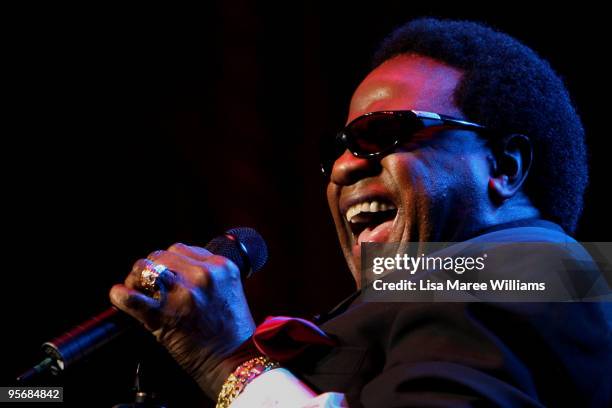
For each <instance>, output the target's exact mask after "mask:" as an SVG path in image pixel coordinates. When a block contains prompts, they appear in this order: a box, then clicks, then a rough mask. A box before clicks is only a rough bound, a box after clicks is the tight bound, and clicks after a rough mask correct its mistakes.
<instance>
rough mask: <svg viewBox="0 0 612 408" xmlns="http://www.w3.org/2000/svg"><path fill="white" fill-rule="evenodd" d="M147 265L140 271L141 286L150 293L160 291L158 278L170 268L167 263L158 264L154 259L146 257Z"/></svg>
mask: <svg viewBox="0 0 612 408" xmlns="http://www.w3.org/2000/svg"><path fill="white" fill-rule="evenodd" d="M145 262H146V266H145V267H144V269H143V270H142V271H141V272H140V286H141V287H142V289H144V290H145V291H146V292H148V294H155V293H156V292H158V291H159V285H158V284H157V278H158V277H159V275H161V274H162V273H164V272H165V271H167V270H168V268H167V267H166V265H162V264H158V263H155V262H153V261H149V260H148V259H145Z"/></svg>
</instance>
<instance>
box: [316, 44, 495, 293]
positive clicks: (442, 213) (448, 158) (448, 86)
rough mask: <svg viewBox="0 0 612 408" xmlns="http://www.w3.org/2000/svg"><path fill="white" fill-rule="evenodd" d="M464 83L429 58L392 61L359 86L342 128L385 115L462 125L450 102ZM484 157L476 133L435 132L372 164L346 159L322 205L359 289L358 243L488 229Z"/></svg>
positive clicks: (337, 166) (455, 236)
mask: <svg viewBox="0 0 612 408" xmlns="http://www.w3.org/2000/svg"><path fill="white" fill-rule="evenodd" d="M461 76H462V72H461V71H459V70H457V69H454V68H452V67H449V66H447V65H444V64H442V63H440V62H437V61H436V60H433V59H430V58H427V57H422V56H418V55H401V56H399V57H395V58H393V59H391V60H388V61H386V62H385V63H384V64H382V65H381V66H379V67H378V68H376V69H375V70H374V71H372V72H371V73H370V74H369V75H368V76H367V77H366V78H365V80H364V81H363V82H362V83H361V84H360V85H359V87H358V88H357V90H356V91H355V93H354V95H353V98H352V100H351V106H350V110H349V117H348V121H347V123H348V122H351V121H352V120H353V119H355V118H357V117H359V116H361V115H363V114H365V113H368V112H374V111H383V110H409V109H412V110H420V111H428V112H435V113H440V114H445V115H449V116H453V117H456V118H463V117H464V115H463V114H462V112H461V111H460V110H459V109H458V108H457V106H455V104H454V102H453V93H454V91H455V88H456V87H457V85H458V83H459V82H460V80H461ZM489 153H490V151H489V149H488V148H487V147H486V145H485V142H484V140H482V139H481V138H480V137H478V136H477V135H476V134H475V133H473V132H469V131H465V130H458V129H445V130H443V129H440V128H438V129H435V128H431V129H427V130H425V131H423V132H420V133H418V134H416V135H415V136H414V137H412V138H409V140H408V141H407V142H406V143H405V144H403V145H402V146H400V147H398V148H397V149H396V150H394V151H393V152H391V153H390V154H387V155H385V156H383V157H380V158H377V159H372V160H367V159H361V158H357V157H355V156H353V155H352V154H351V153H350V152H349V151H348V150H347V151H345V152H344V154H343V155H342V156H341V157H339V158H338V159H337V160H336V162H335V163H334V167H333V169H332V173H331V179H330V182H329V185H328V187H327V199H328V203H329V206H330V209H331V212H332V215H333V218H334V222H335V224H336V230H337V233H338V238H339V240H340V245H341V247H342V250H343V252H344V256H345V257H346V259H347V262H348V265H349V267H350V269H351V272H352V273H353V276H354V277H355V279H356V281H357V285H359V284H360V279H359V278H360V276H359V266H360V264H361V262H360V247H359V244H360V243H361V242H419V241H421V242H423V241H452V240H459V239H461V237H463V236H465V235H466V234H469V233H470V232H472V231H475V230H478V229H480V227H481V226H482V225H486V219H484V218H486V216H485V214H487V211H486V209H488V208H489V200H488V196H487V183H488V178H489V162H488V160H487V155H488V154H489ZM364 203H367V204H364ZM383 210H384V211H383ZM347 216H348V218H350V219H347Z"/></svg>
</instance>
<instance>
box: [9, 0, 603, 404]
mask: <svg viewBox="0 0 612 408" xmlns="http://www.w3.org/2000/svg"><path fill="white" fill-rule="evenodd" d="M412 3H413V2H389V1H379V2H368V3H364V4H357V3H354V2H334V3H329V4H328V3H322V2H316V3H308V4H307V5H304V4H298V3H294V4H293V6H292V7H291V8H289V7H287V6H286V5H285V6H282V5H279V4H271V3H268V4H263V2H261V3H260V4H258V3H255V2H253V1H247V0H238V1H231V2H217V3H207V5H205V6H203V7H201V8H198V9H177V8H174V9H172V10H170V9H165V8H157V9H152V8H150V6H146V7H145V6H143V7H142V8H135V7H133V8H131V9H129V10H128V9H126V8H116V9H111V8H102V7H100V8H95V7H92V6H89V7H88V8H87V9H85V8H73V7H68V6H65V8H64V9H60V8H58V6H57V5H56V6H53V8H34V6H32V9H20V10H4V13H2V14H3V17H2V18H3V20H5V21H4V23H5V24H4V27H5V29H4V30H3V31H4V35H3V41H2V42H3V46H2V50H3V51H2V53H3V56H2V60H3V63H2V65H3V67H4V69H5V71H4V74H3V81H2V82H3V89H4V91H3V95H4V98H3V99H4V100H5V109H3V111H4V115H3V116H4V117H5V119H4V126H3V128H4V129H5V130H4V132H3V137H2V140H3V148H2V151H3V153H4V154H3V156H4V157H3V159H4V160H3V161H2V162H3V174H4V177H3V179H4V182H3V195H2V196H3V200H2V201H3V204H4V205H3V207H4V209H3V214H4V217H3V218H4V221H3V225H4V228H3V229H4V234H3V235H4V237H5V244H4V251H3V254H2V259H3V263H4V268H3V271H2V274H3V277H4V278H5V279H3V296H2V313H3V314H2V316H3V319H2V322H3V323H2V335H1V338H2V352H3V353H4V356H3V363H2V365H1V367H2V370H1V373H2V377H1V379H2V381H1V383H0V385H11V384H14V377H15V375H16V374H17V373H18V372H19V370H20V369H25V368H27V367H28V366H29V365H31V364H32V363H34V362H35V361H36V359H37V358H39V357H40V355H39V354H38V349H39V346H40V344H41V343H42V342H43V341H45V340H48V339H49V338H50V337H53V336H55V335H57V334H59V333H61V332H62V331H64V330H66V329H68V328H70V327H71V326H72V325H73V324H75V323H78V322H79V321H81V320H83V319H84V318H87V317H89V316H90V315H91V314H92V313H95V312H97V311H100V310H102V309H104V308H106V307H107V306H108V300H107V299H108V298H107V292H108V289H109V288H110V286H111V285H112V284H113V283H115V282H118V281H121V280H123V278H124V276H125V275H126V274H127V272H128V271H129V269H130V268H131V265H132V263H133V262H134V261H135V260H136V259H138V258H140V257H144V256H146V255H147V254H148V253H150V252H152V251H153V250H156V249H160V248H166V247H167V246H169V245H170V244H172V243H173V242H177V241H181V242H186V243H189V244H201V245H204V244H205V243H206V242H207V241H208V240H209V239H210V238H212V237H213V236H214V235H215V234H217V233H219V232H222V231H223V230H225V229H227V228H229V227H233V226H242V225H245V226H251V227H254V228H256V229H257V230H258V231H260V232H261V234H262V235H263V236H264V237H265V238H266V241H267V242H268V246H269V251H270V261H269V263H268V266H267V267H266V268H264V270H263V271H262V272H260V273H259V274H258V275H256V276H255V277H254V278H252V279H251V280H250V281H249V282H248V283H247V294H248V296H249V299H250V303H251V305H252V307H253V311H254V314H255V316H256V319H257V320H258V321H260V320H261V319H262V318H263V317H265V316H266V315H269V314H293V315H301V316H306V317H308V316H311V315H312V314H315V313H318V312H321V311H324V310H326V309H328V308H329V307H331V306H333V305H334V304H335V303H337V302H338V301H339V300H341V299H342V298H343V297H345V296H346V295H348V294H349V293H350V292H351V291H352V289H353V286H352V285H353V283H352V278H351V276H350V273H349V272H348V270H347V268H346V267H345V265H344V262H343V259H342V255H341V252H340V249H339V247H338V245H337V243H336V238H335V232H334V228H333V223H332V220H331V217H330V216H329V214H328V210H327V204H326V202H325V197H324V186H323V184H322V179H321V178H320V176H319V173H318V165H317V158H318V152H317V141H318V138H319V137H320V135H322V134H325V133H326V132H332V131H334V130H336V128H338V127H339V126H340V125H341V124H342V123H343V122H344V119H345V116H346V112H347V106H348V101H349V99H350V95H351V92H352V90H353V89H354V87H355V86H356V85H357V84H358V83H359V81H360V80H361V79H362V78H363V77H364V75H365V74H366V73H367V72H368V70H369V64H370V60H369V58H370V56H371V54H372V52H373V50H374V49H375V47H376V45H377V44H378V43H379V41H380V40H382V38H383V37H384V36H385V35H386V34H387V33H388V32H389V31H390V30H391V29H392V28H393V27H395V26H397V25H398V24H401V23H403V22H405V21H407V20H409V19H410V18H412V17H416V16H423V15H432V16H443V17H453V18H465V19H473V20H479V21H483V22H486V23H488V24H491V25H493V26H495V27H497V28H499V29H501V30H502V31H506V32H508V33H510V34H511V35H513V36H515V37H517V38H519V39H520V40H522V41H523V42H525V43H526V44H528V45H529V46H531V47H532V48H534V49H535V50H536V51H538V52H539V53H540V54H541V55H542V56H543V57H545V58H546V59H548V60H549V61H550V62H551V63H552V65H553V67H555V68H556V70H557V71H558V72H559V73H560V74H561V76H562V77H563V78H564V79H565V81H566V83H567V85H568V87H569V89H570V93H571V94H572V95H573V98H574V101H575V103H576V105H577V107H578V110H579V112H580V114H581V116H582V118H583V120H584V124H585V127H586V129H587V135H588V144H589V149H590V155H591V186H590V189H589V192H588V196H587V206H586V210H585V213H584V216H583V219H582V222H581V224H580V228H579V231H578V233H577V238H578V239H579V240H583V241H609V240H610V235H609V231H610V221H609V217H608V211H609V210H608V205H607V195H606V190H607V189H608V185H609V183H608V178H609V167H608V156H609V153H608V151H607V146H608V141H607V139H608V133H609V132H608V123H609V115H610V113H609V103H608V100H609V85H608V81H607V79H608V78H609V76H610V74H609V72H608V69H607V66H606V64H607V63H606V62H605V59H606V58H605V56H606V54H607V53H608V49H609V45H608V39H609V34H608V30H609V27H607V25H606V24H607V23H606V22H605V21H604V16H605V13H603V12H601V11H598V10H596V9H593V8H583V9H582V10H576V9H567V10H565V9H547V10H541V11H537V10H534V9H532V8H530V7H529V6H528V4H519V3H515V2H513V3H512V4H510V3H501V4H495V5H491V6H490V7H485V8H483V7H470V6H468V5H466V4H462V5H461V6H454V7H448V6H443V5H440V4H439V3H437V4H438V5H436V6H434V5H432V6H423V5H421V6H418V7H416V8H415V6H414V4H412ZM47 7H48V6H47ZM140 358H143V359H144V360H145V370H148V373H149V377H150V378H151V380H150V381H151V384H154V387H155V388H156V389H158V390H159V392H161V393H162V395H163V396H165V397H166V398H168V399H169V400H170V401H173V403H171V406H175V407H176V406H190V405H192V404H193V405H194V406H196V405H197V403H196V400H195V398H196V395H197V393H196V390H195V387H194V386H193V384H191V383H190V382H189V379H187V378H185V377H184V376H182V374H181V372H180V371H179V370H178V369H176V368H175V367H173V365H172V364H171V363H170V362H169V361H168V358H167V357H166V356H165V355H164V353H163V352H162V351H160V350H158V349H157V348H156V347H155V345H154V344H153V342H152V341H151V339H150V338H149V337H147V336H144V335H142V336H139V335H136V336H133V337H131V338H128V339H124V340H123V341H120V342H119V343H118V344H115V345H113V346H111V347H109V348H107V349H106V350H104V351H102V352H100V353H99V354H98V355H97V356H95V357H94V358H92V359H91V361H89V362H88V363H86V364H84V365H82V366H80V367H75V368H74V370H71V371H70V372H68V373H67V374H66V375H65V376H64V377H61V378H59V379H58V378H56V379H45V380H44V383H45V384H59V385H64V387H65V399H66V401H69V402H72V403H74V405H75V406H79V405H80V406H101V407H109V406H111V405H112V404H114V403H117V402H119V401H121V400H124V401H126V400H129V398H130V386H131V381H132V372H133V370H134V368H135V361H136V360H137V359H140ZM160 383H161V385H160ZM198 403H199V402H198Z"/></svg>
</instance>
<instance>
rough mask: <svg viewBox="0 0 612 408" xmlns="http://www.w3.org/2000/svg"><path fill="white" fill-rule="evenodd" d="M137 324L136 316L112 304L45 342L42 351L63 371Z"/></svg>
mask: <svg viewBox="0 0 612 408" xmlns="http://www.w3.org/2000/svg"><path fill="white" fill-rule="evenodd" d="M134 326H136V321H135V320H134V319H132V318H131V317H129V316H128V315H126V314H125V313H122V312H120V311H119V309H117V308H115V307H109V308H108V309H106V310H105V311H103V312H102V313H99V314H97V315H96V316H94V317H92V318H91V319H89V320H87V321H85V322H83V323H81V324H79V325H77V326H75V327H73V328H72V329H71V330H70V331H68V332H66V333H64V334H62V335H61V336H59V337H56V338H54V339H52V340H51V341H48V342H46V343H44V344H43V345H42V350H43V352H44V353H45V354H46V355H47V356H49V357H51V358H53V359H54V360H55V363H56V365H57V368H59V369H60V370H64V369H65V368H66V367H68V366H69V365H71V364H72V363H74V362H76V361H79V360H80V359H82V358H83V357H85V356H87V355H88V354H90V353H91V352H93V351H94V350H97V349H98V348H100V347H102V346H103V345H105V344H106V343H108V342H110V341H111V340H113V339H115V338H116V337H117V336H119V335H121V334H123V333H124V332H126V331H127V330H128V329H130V328H131V327H134Z"/></svg>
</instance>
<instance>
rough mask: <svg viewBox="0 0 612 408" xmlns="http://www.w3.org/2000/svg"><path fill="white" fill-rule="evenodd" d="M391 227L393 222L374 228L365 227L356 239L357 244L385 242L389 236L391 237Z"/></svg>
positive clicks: (386, 222)
mask: <svg viewBox="0 0 612 408" xmlns="http://www.w3.org/2000/svg"><path fill="white" fill-rule="evenodd" d="M392 227H393V220H389V221H385V222H383V223H381V224H378V225H376V226H375V227H373V228H372V227H366V229H364V230H363V231H361V233H360V234H359V236H358V237H357V243H358V244H361V243H362V242H387V241H388V239H389V235H391V229H392Z"/></svg>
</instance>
